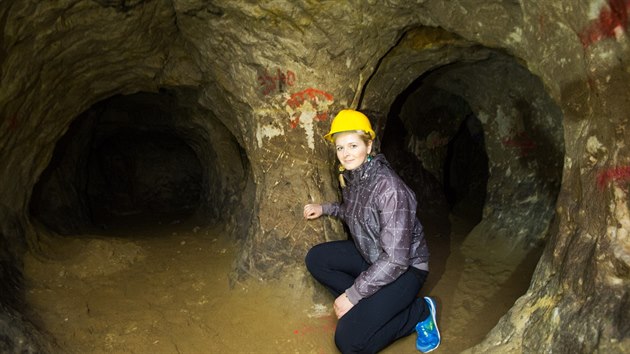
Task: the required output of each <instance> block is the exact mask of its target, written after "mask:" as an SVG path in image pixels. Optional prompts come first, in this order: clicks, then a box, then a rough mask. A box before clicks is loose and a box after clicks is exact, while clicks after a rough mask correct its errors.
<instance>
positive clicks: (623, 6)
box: [579, 0, 630, 48]
mask: <svg viewBox="0 0 630 354" xmlns="http://www.w3.org/2000/svg"><path fill="white" fill-rule="evenodd" d="M629 10H630V0H608V5H607V6H605V7H603V8H602V10H601V11H600V13H599V17H598V18H597V19H596V20H594V21H593V22H591V24H590V25H589V26H587V27H586V28H584V29H583V30H582V31H581V32H580V33H579V37H580V41H581V42H582V46H584V48H586V47H588V46H590V45H591V44H593V43H596V42H599V41H601V40H602V39H606V38H616V37H617V36H619V35H620V34H621V32H625V31H626V29H627V27H628V13H629V12H630V11H629Z"/></svg>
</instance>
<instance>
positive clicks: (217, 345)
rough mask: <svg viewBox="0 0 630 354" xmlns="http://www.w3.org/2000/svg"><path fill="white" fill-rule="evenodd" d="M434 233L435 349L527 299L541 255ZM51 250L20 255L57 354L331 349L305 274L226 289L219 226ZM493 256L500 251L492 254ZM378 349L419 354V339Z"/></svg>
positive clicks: (458, 342)
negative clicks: (503, 251) (504, 252)
mask: <svg viewBox="0 0 630 354" xmlns="http://www.w3.org/2000/svg"><path fill="white" fill-rule="evenodd" d="M451 226H452V228H451V235H450V237H448V236H447V235H431V236H430V237H429V238H428V240H429V247H430V248H431V251H432V260H431V267H432V273H431V275H430V276H429V280H428V282H427V284H425V287H424V289H423V290H422V294H421V295H430V296H433V297H434V298H435V299H436V300H437V302H438V323H439V327H440V329H441V333H442V345H441V346H440V347H439V348H438V349H437V350H436V351H434V352H435V353H458V352H461V351H462V350H464V349H466V348H468V347H470V346H472V345H474V344H475V343H478V342H479V341H480V340H481V339H482V338H483V337H484V335H485V334H486V333H487V332H488V331H489V330H490V329H491V328H492V327H493V326H494V325H495V324H496V322H497V321H498V320H499V318H500V317H501V316H502V315H503V314H505V313H506V311H507V310H508V309H509V308H510V306H511V305H512V304H513V302H514V301H515V299H516V298H517V297H519V296H520V295H522V294H523V293H524V292H525V291H526V289H527V287H528V285H529V280H530V279H531V273H532V271H533V268H534V266H535V263H536V262H537V260H538V259H539V256H540V250H536V251H535V252H533V253H530V254H529V255H520V256H517V257H514V256H511V257H504V256H497V257H495V256H496V255H495V252H494V251H489V250H488V249H487V248H486V247H482V246H480V245H478V244H475V243H474V242H466V241H465V240H466V235H467V234H468V232H469V230H470V229H471V227H472V225H469V224H467V223H466V222H465V220H463V219H461V218H457V217H455V216H452V217H451ZM59 241H60V242H54V244H50V251H49V252H48V253H50V254H51V255H54V259H45V260H44V259H42V258H41V257H34V256H32V255H29V256H28V257H27V258H26V259H25V268H26V272H25V273H26V277H27V279H28V285H29V286H28V289H27V300H28V302H29V303H30V305H31V307H32V309H33V311H34V312H35V314H36V315H37V317H38V318H39V321H40V323H39V325H40V326H41V327H42V328H44V329H45V330H46V331H48V332H50V333H51V334H52V336H53V337H54V338H55V339H56V341H57V343H58V345H59V347H60V348H62V349H61V352H64V353H336V352H337V350H336V348H335V346H334V342H333V333H334V330H335V323H336V319H335V318H334V316H333V313H332V309H331V305H332V298H331V297H330V296H329V295H328V294H326V293H318V292H317V291H316V292H315V293H314V292H313V290H312V289H313V288H312V287H311V286H309V285H308V281H305V280H304V279H305V277H304V274H303V269H302V270H296V274H293V275H291V276H289V277H287V278H286V279H283V280H278V281H272V282H261V281H259V280H255V279H250V280H248V281H246V282H236V283H233V285H234V286H233V287H231V286H230V280H229V272H230V270H231V266H232V262H233V260H234V257H235V252H236V245H235V243H234V242H233V241H231V240H230V237H229V235H226V234H224V233H222V232H221V231H219V230H212V229H202V228H199V227H194V226H190V225H188V226H186V225H182V224H179V225H166V226H164V227H163V228H161V231H146V230H145V231H141V230H136V231H133V232H129V233H127V234H118V235H117V236H116V237H112V235H83V236H82V237H81V238H68V237H64V238H60V239H59ZM497 252H498V251H497ZM384 353H390V354H393V353H417V351H416V349H415V335H411V336H409V337H407V338H404V339H401V340H399V341H398V342H396V343H394V344H393V345H392V346H390V347H389V348H387V349H386V350H385V351H384Z"/></svg>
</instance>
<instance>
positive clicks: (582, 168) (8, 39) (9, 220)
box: [0, 0, 630, 352]
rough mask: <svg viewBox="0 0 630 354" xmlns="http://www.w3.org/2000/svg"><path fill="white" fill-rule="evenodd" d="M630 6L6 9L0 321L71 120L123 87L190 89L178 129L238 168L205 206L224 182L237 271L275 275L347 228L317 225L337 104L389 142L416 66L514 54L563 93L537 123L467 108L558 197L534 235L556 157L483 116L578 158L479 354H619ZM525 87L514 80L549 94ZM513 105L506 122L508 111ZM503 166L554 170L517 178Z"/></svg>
mask: <svg viewBox="0 0 630 354" xmlns="http://www.w3.org/2000/svg"><path fill="white" fill-rule="evenodd" d="M629 7H630V3H629V2H628V1H625V0H607V1H603V0H601V1H600V0H598V1H588V2H582V3H579V4H576V3H574V2H571V1H568V0H563V1H557V2H527V1H490V2H484V3H483V4H479V2H478V1H473V0H462V1H458V2H447V1H439V0H424V1H418V2H416V3H413V4H411V3H409V2H404V1H389V2H386V3H380V2H369V1H367V2H325V3H317V2H309V1H304V2H301V1H297V2H295V1H287V2H261V3H250V2H233V1H213V2H209V1H195V0H154V1H88V0H83V1H78V0H57V1H44V2H31V1H13V2H2V3H0V19H1V20H0V23H1V24H2V28H3V33H2V37H1V40H0V86H1V87H2V90H0V122H1V123H0V165H1V166H3V168H2V170H0V181H2V183H0V195H1V196H2V198H1V203H2V205H3V206H2V209H3V210H7V212H6V213H3V214H2V216H1V218H0V225H2V227H3V228H2V229H3V230H5V229H6V227H7V225H14V224H15V223H16V222H17V225H19V226H18V227H19V228H22V229H23V230H25V232H24V233H5V232H3V233H2V236H1V240H2V250H1V251H2V254H3V258H2V261H3V264H6V267H4V266H3V268H2V274H1V276H2V279H12V280H11V284H16V286H14V287H13V288H12V290H11V291H9V290H7V293H6V294H5V293H4V292H3V295H2V297H1V298H0V302H1V303H2V304H3V308H13V309H15V310H13V311H14V312H11V313H14V314H15V313H17V315H11V313H9V314H8V315H7V314H3V315H2V318H1V320H2V321H3V323H8V322H10V321H11V319H12V318H16V316H22V315H20V313H23V312H20V311H22V309H19V308H17V307H15V306H13V305H12V304H13V303H15V299H19V298H20V297H21V294H20V291H21V290H20V287H19V284H20V277H19V273H20V261H19V260H20V259H21V255H22V253H23V251H24V247H20V246H19V244H25V245H28V248H29V249H31V250H33V251H37V250H38V248H39V246H38V245H39V241H40V240H41V237H43V236H42V235H41V234H42V232H39V230H38V228H37V227H36V226H34V225H33V221H32V220H31V218H30V214H29V208H28V204H29V202H30V200H31V196H32V193H33V188H34V185H35V183H36V182H37V181H38V179H39V178H40V176H41V174H42V173H43V171H44V170H45V169H46V167H47V166H48V164H49V162H50V160H51V158H52V154H53V151H54V147H55V144H56V143H57V142H58V141H59V140H60V139H61V137H62V136H63V135H64V134H65V132H66V131H67V130H68V128H69V126H70V124H71V122H72V121H73V120H75V119H76V118H77V117H78V116H79V115H80V114H81V113H82V112H84V111H86V110H88V109H89V107H91V106H93V105H94V104H96V103H98V102H100V101H103V100H105V99H107V98H109V97H112V96H114V95H118V94H123V95H126V94H133V93H137V92H158V91H159V90H160V89H167V90H172V91H176V92H190V90H192V91H194V94H190V93H189V94H182V96H185V97H184V98H183V99H182V101H181V102H182V103H181V108H182V109H181V110H178V112H180V113H181V112H183V113H182V114H180V115H178V123H177V126H178V127H179V128H180V129H181V131H182V132H183V133H181V135H182V136H183V139H184V141H186V142H187V143H188V144H189V145H191V146H192V147H193V149H195V150H196V151H197V155H198V157H200V163H201V165H202V166H206V167H211V168H212V169H216V170H218V171H224V172H216V173H214V172H213V173H208V174H207V175H205V176H206V177H209V178H211V180H213V181H220V183H218V186H219V187H209V188H218V190H217V191H216V192H210V191H209V190H208V191H206V192H205V195H204V198H206V200H207V201H209V200H211V198H209V197H210V196H215V195H216V194H215V193H217V194H222V195H224V196H225V198H226V199H222V200H226V201H228V202H227V207H226V209H225V213H223V214H220V216H221V217H223V218H225V220H232V224H234V225H235V226H233V228H234V230H237V231H238V232H239V235H240V236H239V237H240V238H241V239H242V241H243V242H242V252H241V255H240V256H239V259H238V260H237V262H236V267H237V269H238V271H237V273H238V274H241V275H249V276H253V277H260V278H265V277H275V276H280V275H281V274H282V273H283V269H284V268H285V267H287V266H291V265H294V264H301V260H302V257H303V255H304V252H305V250H306V249H307V248H308V247H309V246H310V245H311V244H314V243H317V242H320V241H323V240H325V239H337V238H341V237H343V233H342V230H341V227H340V225H339V224H338V223H331V222H330V221H321V222H317V223H311V224H308V225H306V224H304V223H302V220H301V207H302V205H303V204H304V203H305V202H308V201H320V200H331V199H335V198H337V189H336V184H335V183H336V182H335V177H334V167H333V161H334V155H333V154H332V152H331V151H330V149H329V146H327V145H326V143H325V141H323V140H322V139H320V138H319V137H320V136H321V135H323V134H324V133H325V132H326V130H327V128H328V124H329V121H330V118H331V115H332V114H334V112H335V111H337V110H338V109H341V108H344V107H347V106H352V107H357V108H360V109H365V110H369V111H370V112H373V114H371V116H372V117H373V119H374V120H375V121H374V123H375V126H376V127H377V128H378V129H377V130H378V131H379V134H380V135H381V136H382V133H383V130H382V129H381V128H384V127H386V125H387V117H388V111H389V108H390V105H391V104H392V102H393V101H394V100H395V98H396V96H398V95H399V94H400V93H401V92H403V91H404V90H405V89H406V88H407V87H408V86H409V85H410V84H411V83H412V82H413V81H414V80H415V79H416V78H418V77H420V76H422V75H424V74H425V73H426V72H428V71H429V70H436V69H439V68H440V67H442V66H445V65H447V64H449V63H452V62H454V61H460V62H466V61H468V62H470V61H482V60H483V59H484V58H487V57H488V55H489V53H491V52H492V53H495V52H499V53H501V56H502V57H504V58H508V59H509V60H508V62H509V63H511V64H509V65H511V66H510V67H511V68H513V69H514V70H525V69H526V70H527V71H529V73H531V74H532V75H533V76H536V77H538V78H539V79H540V82H541V84H540V89H539V91H536V92H534V93H535V94H538V93H540V91H541V90H544V91H545V92H546V93H547V95H548V97H549V98H550V100H552V101H553V102H554V104H551V103H549V102H545V103H544V104H542V105H534V106H535V108H536V109H534V110H531V109H530V108H531V107H530V106H527V109H528V112H529V113H528V116H529V117H530V118H531V120H527V119H525V118H523V117H524V115H527V114H524V113H523V112H522V111H520V112H518V109H519V108H520V107H522V106H521V105H519V104H518V97H516V96H515V97H511V98H512V102H511V103H510V104H508V105H506V106H501V104H500V103H499V102H494V101H493V100H497V101H498V100H499V98H500V97H502V96H498V94H499V92H497V91H490V92H488V93H487V94H494V95H495V96H494V97H493V98H487V99H482V98H483V97H482V96H481V95H476V96H470V95H469V96H466V97H465V98H466V99H471V98H474V97H477V98H479V102H480V103H475V102H468V103H469V105H470V106H471V109H472V111H473V112H474V113H475V114H476V116H477V117H478V118H479V119H480V120H481V121H482V122H484V120H485V119H486V118H484V117H488V118H487V120H486V122H485V123H484V124H486V125H485V126H484V129H486V130H487V131H490V132H495V133H496V134H494V135H493V134H491V135H490V137H493V138H494V139H488V140H487V145H486V146H487V152H488V155H489V157H490V160H491V161H494V164H493V165H492V168H491V170H492V176H490V179H489V181H490V182H489V188H491V189H492V188H497V189H498V188H500V189H502V190H509V189H512V190H514V193H516V194H519V193H522V194H521V195H522V196H521V197H520V200H522V201H525V200H527V199H528V194H527V193H526V192H527V191H529V190H532V189H533V190H534V191H535V193H534V195H540V196H543V198H541V199H537V200H533V199H532V200H531V201H530V202H531V203H529V204H528V205H526V206H524V207H525V208H526V210H527V211H529V212H531V213H533V214H535V215H538V216H536V217H537V218H538V220H541V223H540V226H541V228H540V229H537V230H532V229H527V230H526V232H525V234H526V235H527V236H524V237H522V239H524V240H529V241H531V240H539V239H541V238H542V237H543V235H544V234H545V232H544V230H546V229H547V226H546V225H545V224H546V223H548V220H549V219H550V214H549V213H548V212H546V210H550V209H551V208H552V205H553V198H554V194H553V193H549V192H548V191H547V190H546V189H547V188H548V187H549V186H553V184H554V183H556V182H555V181H556V180H555V178H556V177H555V176H556V172H555V171H556V170H557V168H553V166H548V165H546V164H544V162H545V161H547V160H545V159H546V158H547V156H546V155H545V154H544V151H542V152H541V154H542V155H541V156H540V159H537V160H536V161H537V162H536V163H535V164H536V165H535V166H532V165H530V166H525V167H523V166H521V165H519V162H518V161H521V160H519V159H511V158H512V155H510V154H507V153H506V152H505V151H506V148H508V149H507V150H509V147H505V146H503V147H502V146H501V142H502V141H510V140H503V139H506V138H508V139H510V138H511V137H515V136H511V135H509V134H512V133H513V134H518V133H519V132H520V130H518V129H517V130H513V131H511V130H510V129H508V130H507V131H506V132H508V133H509V134H508V135H505V134H503V135H502V134H499V133H500V132H504V131H503V130H501V129H500V127H499V126H496V128H491V129H487V127H490V126H492V124H493V122H496V123H497V124H498V123H499V122H512V123H515V124H516V123H518V122H519V119H521V120H520V121H521V122H522V123H523V124H525V123H530V124H532V125H533V126H535V127H536V129H532V130H531V132H535V134H536V135H535V136H530V137H531V138H532V139H538V138H540V139H541V140H536V144H540V145H539V146H541V147H544V148H545V149H546V148H553V150H550V151H551V153H550V154H549V157H550V158H551V157H553V156H554V155H555V154H557V153H559V151H561V145H562V142H563V143H564V157H563V159H564V163H563V170H562V186H561V189H560V194H559V197H558V201H557V203H556V204H555V209H556V218H555V221H554V223H553V228H551V231H550V232H549V236H548V238H547V239H546V243H547V246H546V251H545V254H544V256H543V257H542V259H541V261H540V263H539V266H538V269H537V271H536V273H535V275H534V278H533V281H532V285H531V287H530V289H529V291H528V292H527V294H525V295H524V296H523V297H521V299H519V301H517V303H516V304H515V305H514V307H513V308H512V310H511V311H510V313H508V315H507V316H505V317H504V318H503V319H502V321H501V323H500V324H499V325H498V326H497V327H496V328H495V330H493V331H492V332H491V333H490V334H489V336H488V339H487V340H486V341H485V342H484V343H482V344H481V345H480V346H479V347H478V348H476V350H479V351H483V352H487V351H495V352H506V351H512V352H540V351H559V352H593V351H601V352H623V351H624V350H627V349H625V348H628V347H629V341H630V339H628V333H630V329H629V328H628V323H629V321H628V319H629V318H630V308H629V305H628V282H629V274H630V272H629V269H630V256H629V254H630V250H629V249H630V246H629V244H630V240H629V239H628V237H629V236H628V230H629V229H630V222H629V221H628V220H629V217H628V198H627V181H628V180H629V179H630V178H629V176H630V172H629V171H630V167H629V166H630V162H629V161H628V155H629V154H628V147H627V145H626V144H625V143H624V142H625V141H628V132H627V130H626V126H627V120H628V115H627V114H626V112H625V111H627V109H628V103H627V102H628V99H629V96H628V95H629V94H628V92H630V91H629V90H628V85H629V84H628V82H630V80H628V62H627V61H628V58H629V56H628V39H627V38H628V37H627V33H626V31H627V25H628V20H627V19H628V8H629ZM436 53H437V54H436ZM515 62H517V63H518V66H516V65H514V64H513V63H515ZM469 68H470V66H469ZM485 69H486V70H490V71H494V70H496V69H493V68H492V67H491V66H487V67H485ZM480 70H482V68H480ZM449 72H450V75H452V76H451V77H442V79H443V80H444V81H443V82H441V83H437V84H435V85H434V86H435V87H440V88H442V89H444V90H451V92H452V93H453V94H455V95H465V93H464V92H463V91H462V90H463V88H462V86H458V85H456V81H455V80H457V77H458V76H459V75H467V74H466V73H464V72H461V71H457V70H452V71H449ZM510 75H512V73H510ZM512 77H514V78H516V79H517V80H529V79H523V77H524V76H522V75H520V74H515V76H512ZM494 82H497V81H496V80H495V81H494ZM469 84H473V83H472V82H471V83H469ZM532 85H533V84H532ZM530 87H533V86H530ZM472 89H473V90H474V88H472ZM508 94H509V93H508ZM528 94H529V93H528V92H517V96H520V97H522V98H523V99H525V100H528V101H529V100H533V101H530V102H536V97H532V96H528ZM545 97H546V95H545ZM554 105H555V106H557V107H559V109H560V114H561V116H562V117H563V118H562V122H561V124H560V122H557V121H554V120H553V119H551V120H549V121H547V120H546V117H547V116H550V117H557V116H558V115H559V114H558V113H557V112H555V108H553V107H554ZM500 107H502V110H501V112H503V113H504V115H505V116H506V117H507V118H508V119H503V120H500V121H499V120H494V121H493V120H492V119H491V117H496V116H498V115H499V114H498V113H499V108H500ZM506 112H508V113H507V114H506ZM509 112H513V113H509ZM518 117H520V118H518ZM411 121H412V120H409V119H407V123H406V124H408V125H413V124H410V123H409V122H411ZM560 127H562V128H560ZM561 129H563V131H562V133H560V130H561ZM196 130H199V131H200V132H199V133H192V132H193V131H196ZM217 130H219V131H221V132H222V133H220V134H217V133H213V132H216V131H217ZM185 132H188V134H186V133H185ZM533 134H534V133H532V135H533ZM542 139H546V140H544V141H545V142H544V143H542V142H541V141H543V140H542ZM210 146H211V147H210ZM524 146H529V145H527V144H526V145H524ZM419 155H422V154H419ZM237 157H238V158H237ZM551 160H552V161H554V164H555V160H554V159H553V158H552V159H551ZM215 161H217V162H216V164H215ZM232 162H237V164H232ZM556 167H557V166H556ZM506 168H509V169H510V170H512V171H514V170H518V171H520V172H519V173H517V174H516V176H521V177H523V178H524V177H525V176H526V175H527V173H528V172H527V171H536V172H539V173H542V176H543V177H542V178H541V177H536V178H533V179H531V180H524V179H523V178H516V179H515V178H506V177H505V176H507V175H506V171H505V169H506ZM226 171H227V172H226ZM547 172H549V173H548V174H547ZM501 174H503V175H502V176H503V177H497V176H501ZM522 181H525V182H528V181H533V182H532V183H529V182H528V183H523V184H522V185H521V183H520V182H522ZM497 195H501V197H500V198H496V197H494V196H497ZM503 195H504V194H501V193H499V191H497V190H494V193H491V194H490V198H489V199H488V203H487V204H486V205H485V210H486V212H485V214H484V217H485V220H486V221H485V224H486V226H485V227H484V230H485V231H496V230H501V229H504V228H505V227H506V226H504V225H498V226H497V224H496V221H493V219H492V216H493V215H498V214H496V211H494V210H496V209H501V210H502V213H506V214H502V215H513V214H511V208H510V206H504V205H503V204H502V203H501V201H504V200H505V198H506V197H504V196H503ZM208 204H210V202H208V203H206V206H207V205H208ZM243 206H244V207H243ZM538 208H543V210H544V212H542V213H541V214H538V213H539V211H538ZM210 209H212V208H210ZM244 209H245V210H244ZM215 211H216V209H215ZM209 214H212V212H208V215H209ZM533 214H532V215H533ZM8 215H13V216H12V217H9V216H8ZM16 220H17V221H16ZM511 220H512V221H515V222H516V223H517V224H516V225H514V226H512V227H511V229H510V230H519V227H520V226H526V223H525V221H523V220H520V219H518V218H516V217H515V216H513V217H511ZM519 220H520V221H519ZM239 221H245V222H246V224H248V225H246V226H243V224H242V223H241V224H238V222H239ZM236 224H238V225H236ZM508 233H509V232H505V233H504V234H508ZM516 233H518V231H516ZM3 284H4V282H3ZM3 289H4V288H3ZM14 328H15V327H14ZM18 328H19V326H18ZM24 328H25V329H24V330H23V331H22V332H23V333H28V334H31V333H36V331H32V332H31V329H30V327H28V326H26V327H24ZM29 336H30V335H29ZM29 336H27V335H26V334H25V335H24V337H25V338H26V337H29ZM27 341H28V340H27ZM5 342H6V341H5ZM38 343H40V342H39V340H34V341H33V342H32V345H33V346H37V345H39V344H38ZM9 345H10V344H9ZM29 345H31V344H29ZM44 346H45V345H44ZM42 350H45V348H43V349H42Z"/></svg>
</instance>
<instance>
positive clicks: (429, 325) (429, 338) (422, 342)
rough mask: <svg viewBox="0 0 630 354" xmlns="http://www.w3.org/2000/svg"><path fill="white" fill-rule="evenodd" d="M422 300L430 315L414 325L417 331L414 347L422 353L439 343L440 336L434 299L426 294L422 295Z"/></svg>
mask: <svg viewBox="0 0 630 354" xmlns="http://www.w3.org/2000/svg"><path fill="white" fill-rule="evenodd" d="M424 301H426V303H427V306H429V311H430V312H431V315H430V316H428V317H427V318H426V319H424V320H423V321H420V322H418V324H417V325H416V332H418V339H416V348H418V350H419V351H421V352H423V353H428V352H430V351H432V350H433V349H435V348H437V347H438V346H439V345H440V341H441V338H440V331H439V330H438V327H437V319H436V312H437V311H436V310H435V301H433V299H432V298H430V297H428V296H425V297H424Z"/></svg>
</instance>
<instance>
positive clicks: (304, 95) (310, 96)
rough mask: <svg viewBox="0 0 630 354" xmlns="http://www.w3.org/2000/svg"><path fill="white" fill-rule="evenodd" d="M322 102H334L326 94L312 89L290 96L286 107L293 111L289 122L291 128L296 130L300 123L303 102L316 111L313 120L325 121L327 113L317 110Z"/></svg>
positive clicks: (331, 97)
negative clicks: (308, 103) (309, 104)
mask: <svg viewBox="0 0 630 354" xmlns="http://www.w3.org/2000/svg"><path fill="white" fill-rule="evenodd" d="M323 100H326V101H329V102H332V101H333V100H334V97H333V95H331V94H329V93H328V92H325V91H322V90H318V89H314V88H307V89H306V90H304V91H300V92H296V93H294V94H292V95H291V97H289V99H288V100H287V105H288V106H289V107H290V108H291V109H293V111H294V113H293V115H292V116H291V122H290V126H291V128H296V127H297V126H298V124H299V123H300V117H301V116H302V110H301V108H302V106H303V105H304V103H305V102H310V103H311V106H312V107H313V109H314V110H316V113H315V120H318V121H325V120H327V119H328V112H327V111H321V110H320V109H319V104H320V102H321V101H323Z"/></svg>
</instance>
